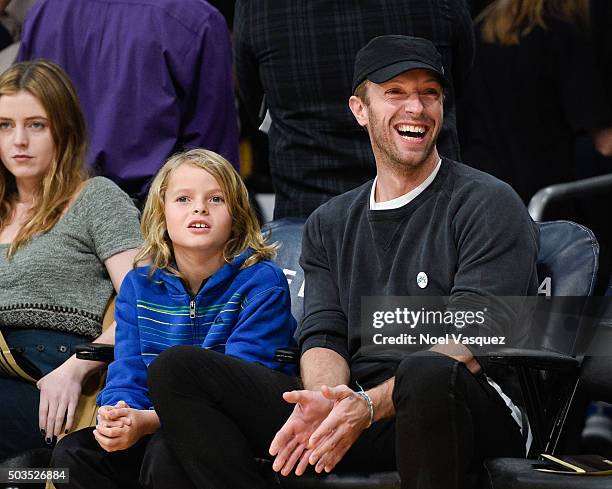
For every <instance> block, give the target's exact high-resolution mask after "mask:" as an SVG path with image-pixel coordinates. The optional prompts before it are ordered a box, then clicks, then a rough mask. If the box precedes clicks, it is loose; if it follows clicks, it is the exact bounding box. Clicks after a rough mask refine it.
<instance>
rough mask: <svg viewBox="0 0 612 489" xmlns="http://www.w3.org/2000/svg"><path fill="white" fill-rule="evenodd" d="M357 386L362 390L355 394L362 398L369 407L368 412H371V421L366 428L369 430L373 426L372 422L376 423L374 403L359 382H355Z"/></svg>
mask: <svg viewBox="0 0 612 489" xmlns="http://www.w3.org/2000/svg"><path fill="white" fill-rule="evenodd" d="M355 384H357V387H359V389H360V390H358V391H356V392H355V394H357V395H358V396H359V397H361V398H362V399H363V400H364V401H365V402H366V404H367V405H368V411H369V412H370V421H369V422H368V426H366V428H369V427H370V426H372V421H374V403H373V402H372V399H370V396H369V395H368V393H367V392H366V391H364V390H363V387H361V386H360V385H359V382H357V381H355Z"/></svg>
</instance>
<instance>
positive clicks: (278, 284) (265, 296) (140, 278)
mask: <svg viewBox="0 0 612 489" xmlns="http://www.w3.org/2000/svg"><path fill="white" fill-rule="evenodd" d="M251 253H252V251H251V250H247V251H245V252H244V253H242V254H241V255H239V256H238V257H236V258H235V259H234V260H233V261H232V263H229V264H225V265H224V266H222V267H221V268H220V269H219V270H217V272H215V274H214V275H212V276H211V277H210V278H209V279H208V281H207V282H206V283H205V284H204V286H203V287H202V288H201V289H200V291H199V292H198V294H197V295H196V296H195V297H192V296H191V295H190V294H189V293H188V292H187V289H186V288H185V285H184V284H183V282H182V281H181V279H179V278H178V277H176V276H174V275H170V274H169V273H167V272H166V271H165V270H156V271H155V273H154V274H153V276H152V277H151V278H150V279H149V278H148V277H147V273H148V271H149V268H148V267H138V268H137V269H135V270H132V271H130V272H129V273H128V274H127V275H126V277H125V279H124V281H123V283H122V285H121V290H120V291H119V295H118V296H117V302H116V306H115V320H116V321H117V330H116V333H115V361H114V362H113V363H111V364H110V366H109V368H108V377H107V383H106V387H105V388H104V389H103V390H102V392H100V394H99V395H98V398H97V402H98V404H99V405H114V404H116V403H117V402H118V401H120V400H123V401H125V402H127V403H128V405H129V406H130V407H132V408H136V409H150V408H152V404H151V400H150V398H149V392H148V389H147V367H148V366H149V365H150V363H151V362H152V361H153V360H154V359H155V357H156V356H157V355H158V354H159V353H161V352H162V351H163V350H165V349H166V348H170V347H172V346H175V345H193V346H199V347H202V348H210V349H212V350H215V351H218V352H220V353H225V354H227V355H232V356H233V357H236V358H241V359H243V360H246V361H249V362H256V363H259V364H261V365H264V366H266V367H269V368H272V369H275V370H279V371H282V372H285V373H288V374H294V373H295V367H294V366H291V365H286V364H280V363H278V362H277V361H276V360H275V359H274V352H275V351H276V349H277V348H281V347H287V346H290V345H294V344H295V341H294V339H293V334H294V331H295V327H296V323H295V319H294V318H293V316H292V315H291V299H290V296H289V287H288V285H287V279H286V278H285V276H284V275H283V272H282V271H281V270H280V269H279V268H278V267H277V266H276V265H275V264H274V263H272V262H270V261H261V262H259V263H257V264H255V265H252V266H250V267H248V268H245V269H244V270H240V266H241V265H242V264H243V263H244V261H245V260H246V259H247V258H248V257H249V256H250V255H251Z"/></svg>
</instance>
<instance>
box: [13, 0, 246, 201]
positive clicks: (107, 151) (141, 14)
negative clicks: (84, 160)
mask: <svg viewBox="0 0 612 489" xmlns="http://www.w3.org/2000/svg"><path fill="white" fill-rule="evenodd" d="M34 58H46V59H50V60H52V61H55V62H56V63H58V64H59V65H60V66H62V67H63V68H64V69H65V70H66V71H67V72H68V74H69V75H70V78H71V79H72V81H73V82H74V84H75V86H76V88H77V92H78V94H79V97H80V100H81V103H82V106H83V110H84V112H85V116H86V120H87V126H88V131H89V135H90V149H89V154H88V163H89V164H90V165H91V166H92V167H93V171H94V172H95V173H97V174H99V175H103V176H105V177H108V178H110V179H112V180H114V181H115V182H116V183H117V184H118V185H119V186H120V187H122V188H123V189H124V190H125V191H126V192H127V193H128V194H130V196H131V197H133V198H135V199H138V200H141V201H142V200H143V199H144V197H145V196H146V190H147V187H148V183H149V181H150V180H151V178H152V177H153V175H154V174H155V173H156V172H157V170H158V169H159V168H160V167H161V165H162V164H163V162H164V161H165V160H166V159H167V158H168V156H169V155H171V154H172V153H174V152H176V151H179V150H181V149H184V148H193V147H203V148H207V149H211V150H213V151H215V152H217V153H219V154H221V155H223V156H224V157H225V158H226V159H228V160H229V161H230V162H231V163H232V164H233V165H234V166H236V167H238V125H237V116H236V109H235V103H234V90H233V79H232V68H231V44H230V37H229V32H228V28H227V24H226V22H225V19H224V18H223V16H222V15H221V14H220V13H219V12H218V11H217V10H216V9H215V8H214V7H212V6H211V5H210V4H209V3H207V2H206V1H204V0H137V1H136V0H95V1H94V0H38V1H37V2H36V4H35V5H34V7H32V10H31V11H30V12H29V14H28V16H27V19H26V22H25V24H24V30H23V36H22V44H21V50H20V52H19V55H18V60H19V61H24V60H30V59H34Z"/></svg>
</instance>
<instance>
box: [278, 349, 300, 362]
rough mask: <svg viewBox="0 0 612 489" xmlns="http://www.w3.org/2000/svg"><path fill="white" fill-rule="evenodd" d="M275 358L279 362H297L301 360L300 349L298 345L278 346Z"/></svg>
mask: <svg viewBox="0 0 612 489" xmlns="http://www.w3.org/2000/svg"><path fill="white" fill-rule="evenodd" d="M274 359H275V360H276V361H277V362H278V363H290V364H293V365H295V364H297V363H298V362H299V360H300V349H299V348H298V347H297V346H287V347H285V348H278V349H277V350H276V352H275V353H274Z"/></svg>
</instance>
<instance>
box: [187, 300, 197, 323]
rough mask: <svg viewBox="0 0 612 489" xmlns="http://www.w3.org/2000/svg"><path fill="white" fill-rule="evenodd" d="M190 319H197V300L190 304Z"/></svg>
mask: <svg viewBox="0 0 612 489" xmlns="http://www.w3.org/2000/svg"><path fill="white" fill-rule="evenodd" d="M189 317H190V318H191V319H193V318H195V317H196V304H195V299H191V302H190V303H189Z"/></svg>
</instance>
